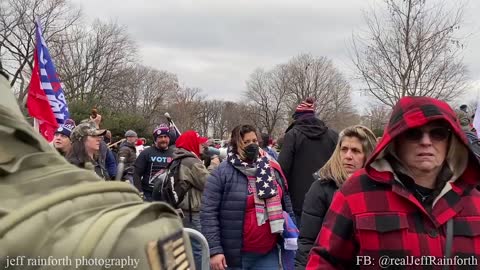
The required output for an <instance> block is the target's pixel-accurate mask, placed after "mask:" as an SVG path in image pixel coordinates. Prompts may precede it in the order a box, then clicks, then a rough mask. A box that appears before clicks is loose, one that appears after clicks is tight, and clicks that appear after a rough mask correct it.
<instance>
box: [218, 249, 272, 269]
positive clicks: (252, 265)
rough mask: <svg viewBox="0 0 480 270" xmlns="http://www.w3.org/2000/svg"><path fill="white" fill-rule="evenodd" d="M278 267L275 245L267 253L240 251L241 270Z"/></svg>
mask: <svg viewBox="0 0 480 270" xmlns="http://www.w3.org/2000/svg"><path fill="white" fill-rule="evenodd" d="M227 264H228V262H227ZM279 268H280V258H279V256H278V249H277V248H276V247H275V248H274V249H273V250H272V251H270V252H269V253H267V254H257V253H246V252H245V253H242V269H243V270H278V269H279Z"/></svg>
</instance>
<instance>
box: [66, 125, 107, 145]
mask: <svg viewBox="0 0 480 270" xmlns="http://www.w3.org/2000/svg"><path fill="white" fill-rule="evenodd" d="M92 124H93V125H92ZM105 133H107V130H106V129H97V128H96V127H95V123H82V124H80V125H78V126H76V127H75V128H74V129H73V131H72V134H71V135H70V139H71V140H72V141H79V140H81V139H82V138H83V137H85V136H102V135H105Z"/></svg>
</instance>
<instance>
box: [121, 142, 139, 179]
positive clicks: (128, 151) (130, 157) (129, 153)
mask: <svg viewBox="0 0 480 270" xmlns="http://www.w3.org/2000/svg"><path fill="white" fill-rule="evenodd" d="M120 157H125V161H124V164H125V170H124V171H125V173H130V174H133V165H134V164H135V160H136V159H137V149H136V148H135V144H133V143H130V142H127V141H124V142H123V143H122V144H121V145H120V150H118V160H120Z"/></svg>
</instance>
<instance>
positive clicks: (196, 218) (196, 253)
mask: <svg viewBox="0 0 480 270" xmlns="http://www.w3.org/2000/svg"><path fill="white" fill-rule="evenodd" d="M183 213H184V215H185V217H184V218H183V226H184V227H185V228H190V229H194V230H197V231H199V232H201V228H202V227H201V225H200V213H199V212H192V213H191V214H192V221H190V212H188V211H183ZM190 242H191V243H192V251H193V258H194V260H195V269H197V270H201V269H202V245H201V244H200V243H199V242H198V241H197V240H195V239H190Z"/></svg>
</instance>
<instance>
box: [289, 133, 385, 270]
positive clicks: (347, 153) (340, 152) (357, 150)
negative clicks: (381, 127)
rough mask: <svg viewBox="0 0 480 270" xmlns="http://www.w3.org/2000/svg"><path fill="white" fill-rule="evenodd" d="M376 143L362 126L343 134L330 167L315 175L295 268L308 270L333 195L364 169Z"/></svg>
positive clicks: (304, 210)
mask: <svg viewBox="0 0 480 270" xmlns="http://www.w3.org/2000/svg"><path fill="white" fill-rule="evenodd" d="M376 143H377V140H376V137H375V135H374V134H373V132H372V131H371V130H370V129H368V128H366V127H364V126H360V125H356V126H350V127H347V128H345V129H344V130H342V132H340V134H339V139H338V142H337V145H336V147H335V150H334V152H333V154H332V156H331V157H330V159H329V160H328V161H327V163H326V164H325V165H324V166H323V167H322V168H321V169H320V170H319V171H318V172H316V173H315V174H314V178H315V179H316V180H317V181H315V182H313V184H312V186H311V187H310V190H309V191H308V193H307V194H306V196H305V202H304V203H303V211H302V224H301V225H302V226H301V228H300V236H299V238H298V252H297V256H296V258H295V268H296V269H305V266H306V264H307V260H308V254H309V252H310V249H311V248H312V247H313V244H314V243H315V239H316V238H317V235H318V233H319V232H320V229H321V227H322V223H323V218H324V217H325V214H326V212H327V209H328V207H329V206H330V203H331V202H332V198H333V195H334V193H335V191H337V189H338V188H340V187H341V186H342V184H343V183H344V182H345V181H346V180H347V179H348V178H349V177H350V176H351V175H352V174H353V173H355V172H356V171H357V170H359V169H361V168H363V166H364V165H365V162H366V160H367V157H368V156H369V155H370V154H371V153H372V151H373V149H375V145H376Z"/></svg>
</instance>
